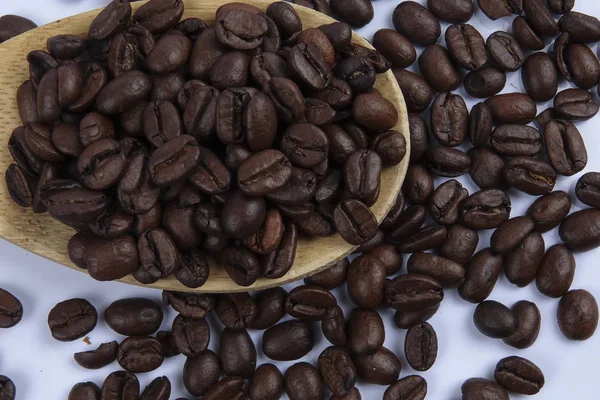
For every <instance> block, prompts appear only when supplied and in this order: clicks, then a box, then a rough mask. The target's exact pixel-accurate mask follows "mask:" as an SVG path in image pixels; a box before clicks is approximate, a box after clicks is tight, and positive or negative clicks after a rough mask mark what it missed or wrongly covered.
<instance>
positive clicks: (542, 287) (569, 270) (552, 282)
mask: <svg viewBox="0 0 600 400" xmlns="http://www.w3.org/2000/svg"><path fill="white" fill-rule="evenodd" d="M574 276H575V257H573V254H572V253H571V252H570V251H569V250H568V249H567V248H566V247H565V246H563V245H562V244H557V245H554V246H552V247H550V248H549V249H548V251H546V254H545V255H544V258H543V259H542V262H541V265H540V268H539V270H538V273H537V278H536V285H537V288H538V290H539V291H540V292H541V293H542V294H544V295H546V296H548V297H553V298H559V297H561V296H564V295H565V294H566V293H567V292H568V291H569V288H570V287H571V283H573V278H574Z"/></svg>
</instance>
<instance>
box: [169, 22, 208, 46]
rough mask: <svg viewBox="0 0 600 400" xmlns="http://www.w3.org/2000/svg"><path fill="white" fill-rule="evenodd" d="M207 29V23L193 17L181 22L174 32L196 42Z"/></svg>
mask: <svg viewBox="0 0 600 400" xmlns="http://www.w3.org/2000/svg"><path fill="white" fill-rule="evenodd" d="M206 28H207V26H206V23H205V22H204V21H202V20H201V19H200V18H195V17H191V18H186V19H183V20H181V22H179V23H178V24H177V25H176V26H175V28H174V30H177V31H179V32H181V33H183V34H184V35H185V36H187V37H188V38H190V39H191V40H194V41H195V40H196V39H198V36H200V34H201V33H202V32H204V30H205V29H206Z"/></svg>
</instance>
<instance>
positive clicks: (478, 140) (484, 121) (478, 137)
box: [469, 102, 493, 147]
mask: <svg viewBox="0 0 600 400" xmlns="http://www.w3.org/2000/svg"><path fill="white" fill-rule="evenodd" d="M492 125H493V121H492V112H491V111H490V108H489V107H488V106H487V105H486V104H485V103H483V102H481V103H477V104H475V105H474V106H473V108H472V109H471V114H470V115H469V139H471V143H472V144H473V146H475V147H484V146H485V145H487V143H488V141H489V140H490V135H491V134H492Z"/></svg>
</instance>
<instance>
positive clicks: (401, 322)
mask: <svg viewBox="0 0 600 400" xmlns="http://www.w3.org/2000/svg"><path fill="white" fill-rule="evenodd" d="M439 308H440V305H439V304H438V305H436V306H433V307H429V308H424V309H422V310H416V311H396V314H395V315H394V322H395V323H396V326H397V327H398V328H400V329H409V328H410V327H412V326H414V325H416V324H418V323H420V322H425V321H427V320H429V319H430V318H431V317H433V316H434V315H435V313H437V311H438V310H439Z"/></svg>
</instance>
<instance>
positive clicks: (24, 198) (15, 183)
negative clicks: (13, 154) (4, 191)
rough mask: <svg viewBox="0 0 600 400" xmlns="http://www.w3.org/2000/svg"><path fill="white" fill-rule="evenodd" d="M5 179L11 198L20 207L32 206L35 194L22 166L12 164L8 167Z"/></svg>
mask: <svg viewBox="0 0 600 400" xmlns="http://www.w3.org/2000/svg"><path fill="white" fill-rule="evenodd" d="M5 179H6V185H7V188H8V194H9V195H10V198H11V200H12V201H13V202H14V203H15V204H17V205H18V206H20V207H31V206H32V205H33V196H34V195H33V193H32V190H31V189H32V184H31V182H30V181H29V178H28V177H27V175H25V172H24V171H23V170H22V169H21V167H19V166H18V165H17V164H10V165H9V166H8V168H7V169H6V173H5Z"/></svg>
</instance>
